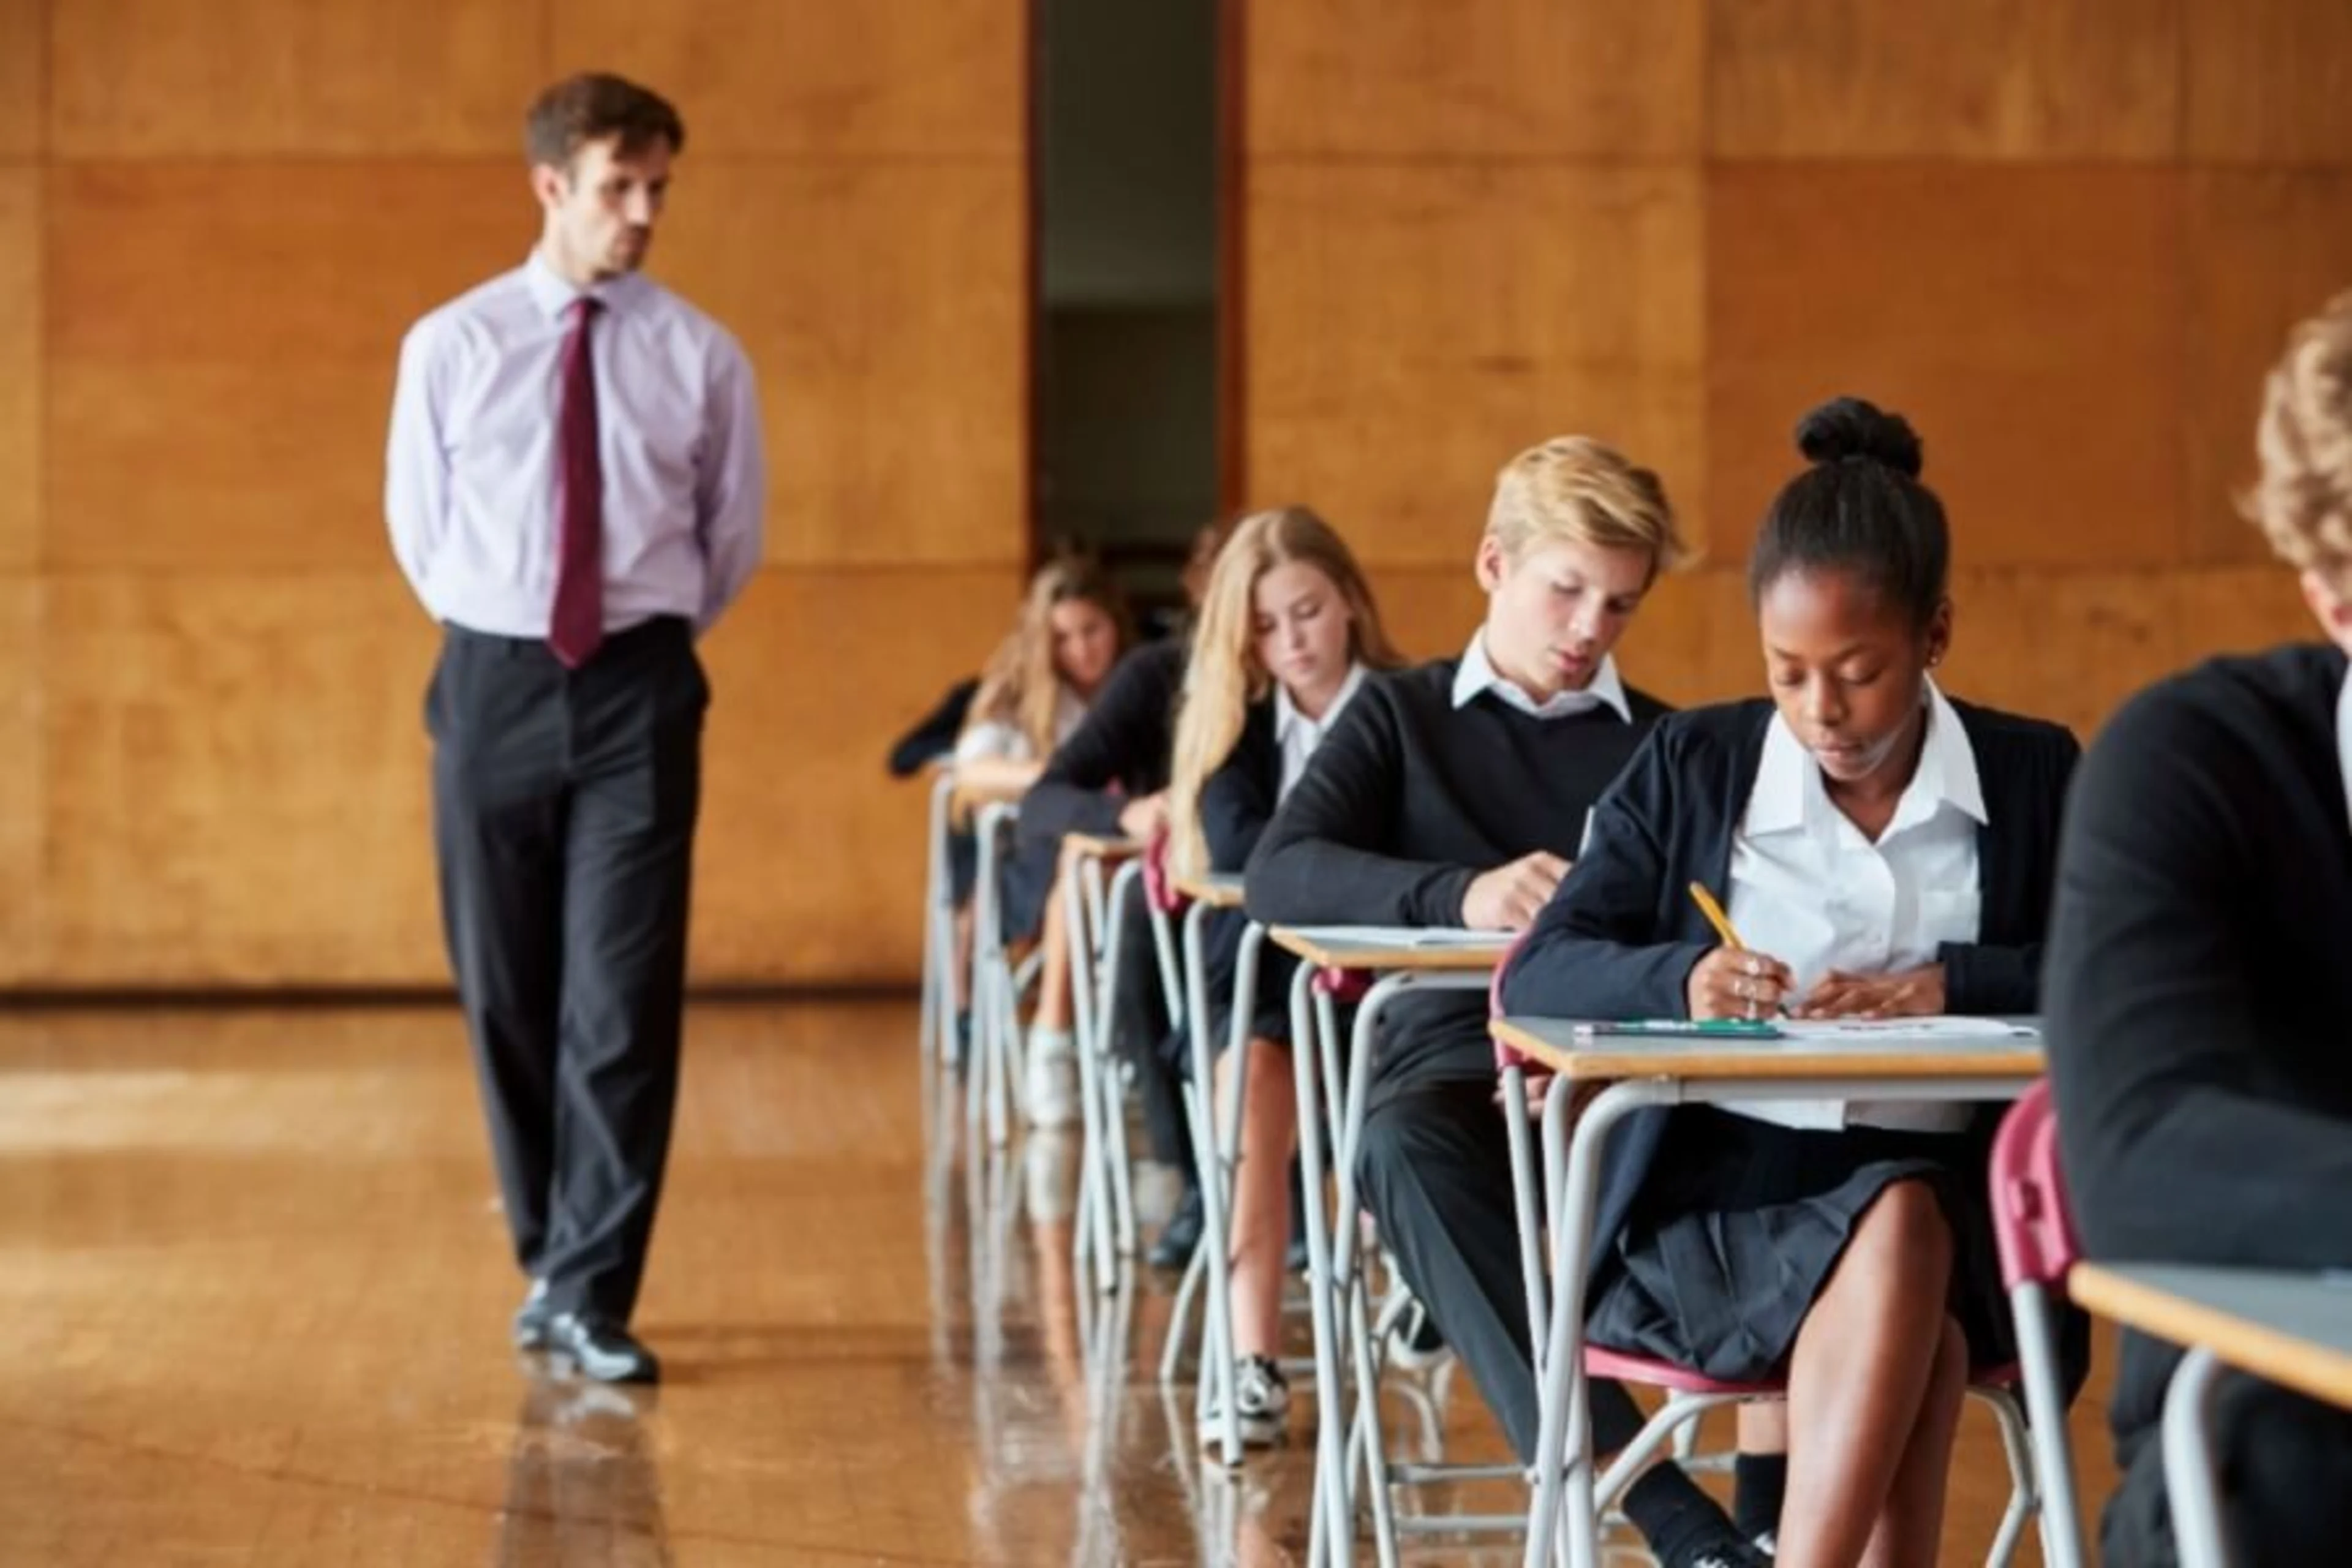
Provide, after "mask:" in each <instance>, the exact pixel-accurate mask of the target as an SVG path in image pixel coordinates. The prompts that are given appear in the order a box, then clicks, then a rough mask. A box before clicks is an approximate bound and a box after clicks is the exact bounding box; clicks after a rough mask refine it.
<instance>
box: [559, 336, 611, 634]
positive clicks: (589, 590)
mask: <svg viewBox="0 0 2352 1568" xmlns="http://www.w3.org/2000/svg"><path fill="white" fill-rule="evenodd" d="M566 309H568V310H571V311H572V331H571V334H570V335H569V336H568V337H566V338H565V339H564V340H563V401H562V408H561V410H560V412H559V413H558V416H557V421H558V427H557V435H558V442H557V447H558V465H559V466H558V468H557V469H556V481H555V510H556V519H557V525H556V526H557V533H556V554H555V612H554V614H553V615H552V616H550V617H549V620H548V626H547V646H548V647H551V648H553V649H554V650H555V657H556V658H560V659H562V661H563V663H564V665H565V667H566V668H572V669H577V668H580V667H581V666H582V665H583V664H585V663H587V662H588V660H589V659H590V658H593V657H594V656H595V652H596V649H597V647H599V646H600V645H601V644H602V643H603V642H604V464H603V463H602V462H601V461H600V460H599V459H598V458H597V456H596V358H595V354H594V353H593V350H592V349H591V348H590V347H589V328H590V327H591V326H592V325H593V323H594V321H595V320H596V312H597V311H598V310H601V309H603V307H602V306H600V305H599V304H598V303H597V302H596V300H593V298H591V297H589V296H587V295H584V294H583V295H582V296H581V297H580V298H579V299H577V300H573V301H572V303H571V304H570V305H569V306H568V307H566Z"/></svg>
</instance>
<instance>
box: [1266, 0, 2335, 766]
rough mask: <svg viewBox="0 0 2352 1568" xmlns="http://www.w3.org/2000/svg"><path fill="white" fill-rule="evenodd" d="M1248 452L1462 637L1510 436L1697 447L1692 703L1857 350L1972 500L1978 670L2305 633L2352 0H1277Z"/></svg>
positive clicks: (2094, 720)
mask: <svg viewBox="0 0 2352 1568" xmlns="http://www.w3.org/2000/svg"><path fill="white" fill-rule="evenodd" d="M1237 16H1238V18H1239V22H1240V28H1241V35H1242V38H1241V45H1240V54H1241V66H1242V71H1243V76H1244V83H1245V98H1244V108H1243V112H1242V115H1241V129H1240V138H1239V140H1240V147H1239V153H1240V157H1239V169H1240V178H1241V181H1242V193H1243V194H1242V202H1241V210H1242V216H1243V224H1244V227H1243V234H1244V239H1243V244H1242V250H1241V255H1242V258H1243V265H1242V268H1241V274H1242V279H1243V283H1244V298H1245V311H1246V331H1245V333H1244V342H1245V350H1244V362H1243V363H1244V368H1243V373H1242V384H1243V387H1244V394H1245V396H1244V409H1245V425H1244V429H1243V430H1242V432H1241V438H1240V440H1239V442H1238V444H1237V445H1238V449H1239V451H1240V452H1241V454H1242V462H1243V466H1244V469H1245V472H1244V474H1243V475H1242V476H1240V478H1239V482H1238V489H1239V491H1240V492H1241V493H1242V494H1243V495H1244V497H1245V498H1247V499H1248V500H1252V501H1254V502H1259V503H1264V502H1268V501H1273V500H1291V499H1299V500H1307V501H1310V502H1312V503H1313V504H1315V505H1317V506H1318V507H1322V508H1324V509H1326V510H1327V511H1328V514H1329V515H1330V516H1331V517H1332V518H1333V519H1334V520H1335V521H1338V522H1339V523H1340V524H1341V526H1342V527H1343V528H1345V529H1346V530H1347V531H1349V534H1350V536H1351V538H1353V539H1355V540H1356V541H1357V542H1359V544H1360V548H1361V550H1362V552H1363V553H1364V554H1365V555H1366V556H1367V557H1368V558H1369V560H1370V562H1371V563H1374V564H1375V566H1376V568H1377V570H1378V574H1379V575H1380V577H1381V584H1382V587H1383V590H1384V594H1385V596H1386V600H1387V603H1388V606H1389V609H1390V614H1391V618H1392V619H1394V620H1395V621H1396V622H1397V623H1398V624H1399V625H1400V626H1401V627H1402V628H1403V629H1404V631H1405V634H1406V638H1407V640H1408V642H1409V643H1411V645H1412V647H1414V648H1415V649H1416V651H1420V652H1424V653H1437V652H1444V651H1451V650H1452V649H1453V648H1454V647H1458V646H1459V644H1460V642H1461V640H1462V638H1463V637H1465V635H1466V633H1467V631H1468V629H1469V628H1470V626H1472V625H1473V624H1475V618H1476V616H1477V613H1478V609H1479V605H1478V602H1477V598H1476V595H1475V590H1474V589H1473V588H1472V586H1471V585H1470V584H1469V583H1468V580H1467V566H1466V563H1467V560H1468V557H1469V552H1470V550H1471V547H1472V543H1473V542H1474V541H1475V538H1476V535H1477V533H1478V531H1479V527H1480V523H1481V520H1482V518H1483V516H1484V511H1485V506H1486V497H1487V494H1488V492H1489V489H1490V488H1491V484H1492V479H1493V474H1494V470H1495V468H1496V467H1497V466H1498V465H1499V464H1500V463H1501V462H1502V461H1503V460H1504V459H1505V458H1507V457H1509V456H1510V455H1511V454H1512V453H1513V452H1514V451H1516V450H1517V449H1518V448H1519V447H1523V446H1525V445H1528V444H1529V443H1531V442H1532V441H1534V440H1536V439H1538V438H1540V437H1544V436H1547V435H1550V434H1553V433H1555V432H1558V431H1561V430H1578V429H1580V430H1585V431H1589V432H1591V433H1593V434H1596V435H1601V436H1603V437H1608V438H1611V439H1612V440H1615V441H1617V442H1619V443H1620V444H1622V445H1623V446H1624V447H1627V449H1629V450H1630V451H1632V452H1633V453H1634V454H1636V455H1637V456H1638V457H1640V458H1643V460H1645V461H1648V462H1650V463H1652V464H1653V465H1654V466H1655V467H1656V468H1659V469H1660V470H1661V471H1662V472H1663V473H1664V475H1665V477H1666V479H1667V482H1668V485H1669V488H1670V489H1671V491H1672V492H1673V494H1674V495H1675V498H1676V500H1677V501H1678V504H1679V506H1680V508H1681V509H1682V510H1683V511H1684V513H1685V517H1686V518H1687V520H1688V521H1689V524H1690V529H1689V531H1690V532H1691V533H1692V534H1693V535H1694V536H1695V537H1696V538H1698V539H1699V540H1700V541H1702V542H1704V544H1705V545H1706V550H1707V556H1706V561H1705V563H1704V564H1703V565H1702V567H1701V569H1700V570H1698V571H1696V572H1695V573H1693V574H1690V575H1688V576H1685V577H1684V578H1682V579H1679V580H1677V581H1675V582H1673V583H1671V584H1668V585H1666V586H1665V587H1664V588H1663V589H1662V590H1661V591H1660V593H1659V594H1658V595H1656V597H1655V598H1654V601H1653V603H1652V605H1651V606H1650V607H1649V608H1647V609H1646V610H1645V611H1644V612H1643V616H1642V618H1641V620H1640V621H1639V622H1638V623H1637V624H1636V626H1635V627H1634V629H1633V632H1632V633H1631V634H1630V635H1629V637H1628V638H1627V641H1626V644H1625V646H1624V650H1623V651H1624V655H1625V663H1626V666H1627V668H1628V670H1629V672H1630V673H1631V674H1632V676H1633V679H1636V680H1637V681H1638V682H1641V683H1643V684H1645V685H1647V686H1649V687H1651V688H1652V689H1655V690H1657V691H1659V692H1660V693H1661V694H1662V695H1665V696H1668V697H1671V698H1674V699H1675V700H1682V701H1694V700H1706V699H1712V698H1719V697H1726V696H1730V695H1735V694H1740V693H1744V692H1747V691H1750V690H1753V689H1757V688H1758V686H1759V674H1758V657H1757V651H1756V647H1755V639H1754V635H1753V632H1752V629H1751V623H1750V622H1749V620H1748V616H1747V610H1746V605H1745V603H1744V597H1743V595H1742V593H1741V590H1740V585H1739V569H1740V566H1741V563H1742V561H1743V558H1744V554H1745V552H1746V550H1747V548H1748V543H1749V542H1750V541H1751V540H1752V538H1753V535H1754V529H1755V521H1756V519H1757V517H1758V516H1759V513H1760V511H1761V509H1762V508H1763V506H1764V504H1765V502H1766V501H1767V500H1768V499H1769V497H1770V495H1771V494H1772V492H1773V490H1774V489H1776V488H1777V487H1778V486H1779V485H1780V483H1781V482H1782V481H1783V480H1785V479H1787V477H1788V476H1789V475H1790V474H1791V473H1792V472H1793V471H1794V469H1795V467H1796V464H1797V462H1798V460H1799V459H1798V458H1797V457H1796V455H1795V453H1794V451H1793V449H1792V447H1791V446H1790V431H1791V428H1792V426H1794V424H1795V422H1796V419H1797V417H1798V416H1799V415H1800V414H1801V412H1802V411H1803V410H1804V409H1805V408H1806V407H1807V406H1808V405H1811V403H1813V402H1815V401H1817V400H1818V399H1820V398H1822V397H1824V396H1827V395H1832V394H1834V393H1837V392H1843V391H1852V392H1857V393H1861V394H1864V395H1868V396H1871V397H1873V398H1874V399H1875V400H1877V401H1880V402H1882V403H1884V404H1886V405H1891V406H1895V407H1898V408H1900V409H1902V410H1903V411H1905V412H1906V413H1907V414H1909V415H1910V416H1913V418H1914V419H1915V421H1916V423H1917V425H1918V426H1919V427H1920V429H1921V430H1922V432H1923V434H1924V435H1925V437H1926V438H1927V454H1928V457H1927V463H1928V468H1927V471H1928V477H1929V479H1930V480H1931V481H1932V482H1934V483H1935V484H1936V485H1937V487H1938V488H1939V489H1940V490H1941V491H1942V493H1943V495H1944V496H1945V499H1946V500H1947V502H1948V505H1949V506H1950V509H1951V511H1952V514H1953V518H1954V523H1955V527H1956V530H1957V533H1958V540H1957V548H1958V566H1959V576H1958V596H1959V601H1960V620H1959V626H1960V631H1959V641H1958V647H1957V649H1956V652H1955V656H1954V661H1953V668H1952V670H1951V680H1952V683H1953V685H1954V687H1955V689H1960V690H1963V691H1965V692H1967V693H1969V694H1971V695H1975V696H1978V697H1979V698H1981V699H1983V700H1989V701H1993V702H1999V703H2005V704H2010V705H2013V706H2017V707H2020V708H2023V709H2027V710H2035V711H2039V712H2042V713H2047V714H2050V715H2052V716H2054V717H2058V718H2062V719H2064V720H2066V721H2070V722H2072V723H2074V725H2076V726H2077V727H2078V728H2080V729H2082V730H2084V731H2089V730H2091V729H2093V728H2095V726H2096V725H2097V724H2098V723H2099V722H2100V721H2101V720H2102V719H2103V718H2104V716H2105V714H2106V712H2107V711H2108V710H2110V708H2112V706H2113V705H2114V703H2115V702H2116V700H2117V699H2118V698H2120V697H2121V696H2122V695H2124V694H2125V693H2126V692H2127V691H2128V690H2129V689H2132V688H2133V687H2134V686H2136V685H2137V684H2139V683H2142V682H2144V681H2146V680H2147V679H2149V678H2151V677H2153V676H2155V675H2157V674H2159V673H2161V672H2163V671H2165V670H2168V669H2170V668H2176V667H2178V666H2179V665H2181V664H2184V663H2186V662H2189V660H2191V659H2193V658H2197V657H2199V656H2200V655H2201V654H2203V653H2206V652H2208V651H2210V650H2214V649H2219V648H2226V647H2255V646H2260V645H2262V644H2264V643H2267V642H2271V641H2274V640H2278V639H2280V638H2282V637H2289V636H2298V635H2302V632H2303V628H2304V621H2303V617H2302V614H2301V611H2300V610H2299V608H2298V605H2297V601H2296V598H2295V595H2294V591H2293V589H2292V586H2291V584H2287V583H2285V582H2284V580H2283V578H2282V574H2280V573H2278V572H2277V571H2274V570H2273V569H2270V568H2268V567H2266V566H2265V565H2263V561H2264V552H2263V547H2262V544H2261V542H2260V540H2259V538H2258V537H2257V536H2256V535H2255V534H2254V532H2253V531H2252V529H2250V528H2248V527H2247V526H2246V525H2244V524H2243V523H2242V522H2239V521H2237V520H2236V519H2235V517H2234V516H2233V514H2232V512H2231V507H2230V499H2229V498H2230V494H2231V490H2232V489H2234V488H2235V487H2236V486H2237V485H2239V484H2240V483H2242V481H2243V480H2244V479H2245V478H2246V477H2247V475H2248V472H2249V470H2250V468H2251V465H2252V414H2253V408H2254V405H2255V399H2256V394H2257V385H2256V382H2257V376H2258V374H2259V371H2260V369H2261V367H2262V366H2263V364H2264V363H2266V362H2267V360H2268V359H2269V358H2270V357H2271V356H2272V355H2273V353H2275V352H2276V349H2277V347H2278V344H2279V342H2280V338H2281V334H2282V333H2283V331H2284V329H2285V328H2286V326H2287V325H2288V323H2290V322H2291V321H2294V319H2295V318H2296V317H2298V316H2299V315H2301V314H2303V313H2305V312H2306V311H2308V310H2311V309H2313V308H2314V307H2315V306H2316V305H2318V304H2319V303H2320V302H2321V301H2322V300H2325V299H2326V298H2327V297H2328V296H2329V295H2330V294H2331V293H2333V292H2334V291H2336V289H2341V288H2346V287H2352V95H2347V94H2346V93H2345V92H2344V91H2343V90H2342V87H2343V78H2342V72H2341V70H2340V68H2338V64H2337V62H2339V61H2340V59H2341V58H2343V57H2344V55H2345V54H2346V52H2347V49H2352V9H2347V7H2346V6H2344V5H2342V4H2341V3H2340V0H2260V3H2259V4H2254V5H2240V4H2238V3H2237V0H2078V3H2076V4H2071V5H2054V6H2053V5H2041V4H2036V3H2035V0H1974V3H1970V4H1967V5H1931V6H1900V5H1880V4H1875V3H1874V0H1656V3H1654V4H1649V5H1638V6H1636V5H1620V4H1616V3H1615V0H1481V3H1480V4H1477V5H1469V4H1454V5H1418V6H1407V5H1389V6H1377V7H1375V6H1364V5H1350V4H1347V3H1345V0H1287V3H1286V4H1283V5H1244V6H1243V8H1242V9H1241V11H1240V12H1239V13H1238V14H1237Z"/></svg>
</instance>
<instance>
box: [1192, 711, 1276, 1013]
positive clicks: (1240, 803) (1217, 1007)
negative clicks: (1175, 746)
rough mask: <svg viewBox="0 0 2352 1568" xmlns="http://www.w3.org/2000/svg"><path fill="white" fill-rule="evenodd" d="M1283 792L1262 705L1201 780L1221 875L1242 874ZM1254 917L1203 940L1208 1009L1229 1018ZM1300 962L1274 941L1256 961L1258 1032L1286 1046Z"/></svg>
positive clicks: (1212, 853) (1207, 830)
mask: <svg viewBox="0 0 2352 1568" xmlns="http://www.w3.org/2000/svg"><path fill="white" fill-rule="evenodd" d="M1281 791H1282V743H1281V742H1279V741H1277V740H1276V739H1275V734H1274V699H1273V698H1272V697H1270V696H1269V697H1265V698H1261V699H1260V700H1257V701H1255V702H1253V703H1251V704H1250V705H1249V707H1248V708H1247V709H1246V710H1244V714H1243V718H1242V732H1241V734H1240V735H1239V736H1238V737H1236V738H1235V739H1234V749H1233V750H1232V751H1231V752H1228V753H1226V756H1225V760H1224V761H1223V763H1219V764H1218V765H1217V769H1216V771H1215V772H1214V773H1211V774H1210V775H1209V776H1208V777H1207V778H1205V779H1203V780H1202V781H1201V837H1202V838H1204V839H1206V840H1207V841H1208V850H1209V864H1210V866H1211V867H1212V868H1214V869H1216V870H1219V871H1239V870H1240V869H1241V868H1243V867H1244V866H1246V865H1247V864H1249V858H1250V851H1251V850H1253V849H1255V848H1256V847H1257V841H1258V837H1259V835H1261V834H1263V833H1264V832H1265V825H1266V824H1267V823H1268V822H1270V821H1272V820H1273V819H1274V807H1275V797H1276V795H1279V794H1280V793H1281ZM1248 923H1249V917H1248V916H1247V915H1245V914H1244V913H1243V912H1242V911H1241V910H1216V911H1215V912H1214V913H1213V914H1211V915H1210V916H1209V918H1208V927H1207V930H1206V931H1204V932H1203V933H1202V942H1203V954H1202V956H1203V958H1204V960H1205V962H1204V963H1203V964H1202V973H1203V974H1204V975H1205V976H1206V978H1207V980H1208V984H1209V1005H1210V1010H1211V1011H1212V1012H1213V1013H1215V1014H1218V1015H1223V1012H1224V1010H1225V1008H1226V1006H1227V1005H1229V1004H1230V1003H1231V1001H1232V999H1233V994H1234V963H1235V960H1236V959H1237V958H1238V957H1239V955H1240V950H1241V941H1242V928H1243V927H1244V926H1246V925H1247V924H1248ZM1295 967H1296V963H1295V961H1293V960H1291V958H1290V956H1289V955H1288V954H1287V953H1286V952H1283V951H1282V950H1281V949H1280V948H1277V947H1276V946H1275V945H1274V944H1273V943H1271V942H1268V943H1267V944H1266V945H1265V947H1264V948H1263V949H1261V950H1260V952H1259V955H1258V984H1257V1004H1256V1013H1257V1022H1256V1026H1255V1029H1256V1032H1257V1033H1258V1034H1261V1035H1265V1036H1267V1037H1272V1038H1275V1039H1280V1040H1288V1039H1289V1038H1290V1028H1289V1020H1288V1018H1287V1017H1286V1016H1285V1012H1286V1007H1287V1005H1288V997H1289V990H1290V975H1291V971H1292V970H1293V969H1294V968H1295Z"/></svg>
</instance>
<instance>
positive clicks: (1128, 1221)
mask: <svg viewBox="0 0 2352 1568" xmlns="http://www.w3.org/2000/svg"><path fill="white" fill-rule="evenodd" d="M1142 895H1143V862H1142V861H1140V860H1129V862H1128V863H1127V864H1126V865H1124V866H1121V867H1120V868H1118V874H1117V875H1115V876H1114V877H1112V878H1111V882H1110V898H1109V903H1110V915H1109V921H1108V928H1107V931H1108V934H1107V935H1106V936H1105V937H1104V939H1103V945H1104V956H1103V982H1102V985H1103V996H1102V1005H1100V1006H1099V1007H1097V1008H1096V1009H1095V1016H1097V1018H1100V1019H1102V1020H1104V1023H1103V1025H1102V1028H1103V1031H1104V1033H1103V1037H1102V1041H1103V1056H1102V1064H1101V1065H1102V1069H1103V1070H1102V1075H1101V1079H1102V1092H1103V1115H1104V1131H1106V1132H1107V1133H1108V1135H1109V1139H1110V1164H1109V1174H1110V1198H1111V1207H1110V1212H1111V1229H1112V1233H1113V1238H1112V1239H1113V1244H1114V1245H1115V1246H1116V1247H1118V1256H1119V1257H1121V1258H1132V1257H1134V1256H1135V1170H1134V1166H1133V1164H1132V1163H1131V1161H1130V1160H1129V1152H1128V1147H1127V1101H1126V1099H1125V1097H1124V1096H1123V1095H1122V1094H1121V1093H1120V1092H1119V1073H1118V1034H1117V1033H1116V1031H1117V1028H1118V1023H1117V1020H1118V1004H1119V996H1120V994H1121V992H1122V990H1123V989H1124V987H1125V986H1126V984H1127V964H1126V963H1125V960H1124V956H1123V955H1124V954H1125V952H1126V949H1125V947H1124V946H1122V945H1121V942H1122V940H1123V939H1122V938H1121V936H1120V934H1119V933H1120V932H1121V931H1124V930H1125V929H1126V927H1125V924H1124V923H1123V922H1124V921H1125V920H1126V918H1127V909H1128V906H1129V903H1130V902H1132V901H1133V900H1137V899H1139V898H1141V897H1142Z"/></svg>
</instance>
